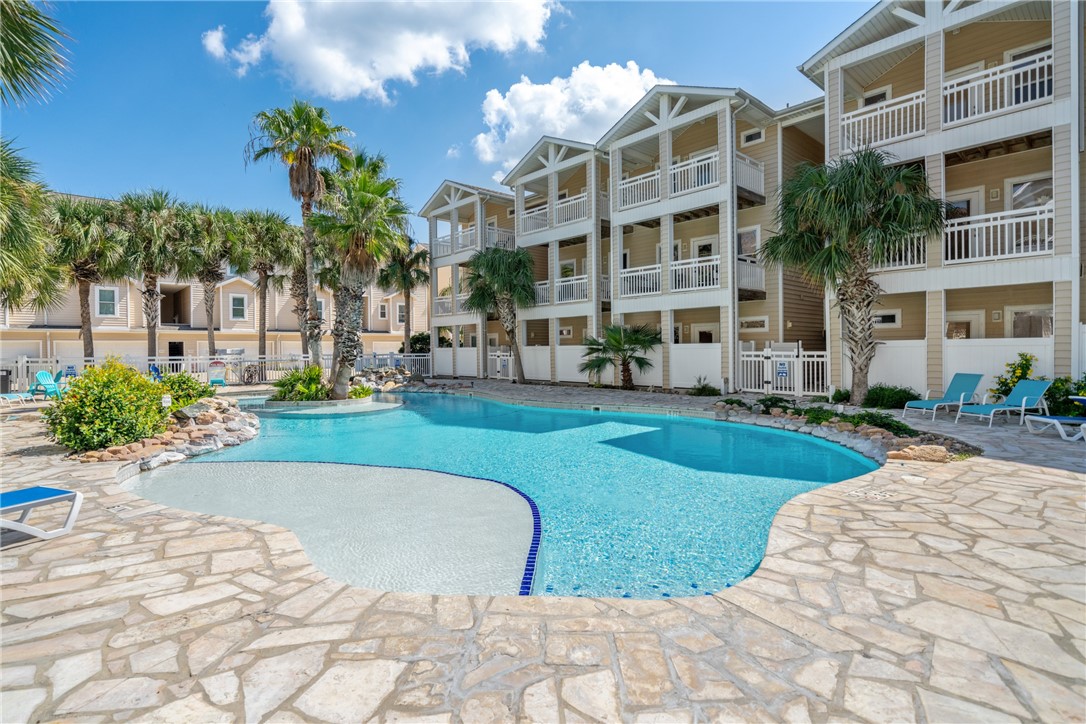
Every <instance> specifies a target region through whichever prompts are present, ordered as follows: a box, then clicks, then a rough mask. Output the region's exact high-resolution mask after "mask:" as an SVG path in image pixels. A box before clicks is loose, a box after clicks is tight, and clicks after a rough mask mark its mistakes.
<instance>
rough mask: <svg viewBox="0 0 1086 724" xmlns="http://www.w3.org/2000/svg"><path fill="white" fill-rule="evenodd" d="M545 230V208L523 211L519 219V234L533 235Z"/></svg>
mask: <svg viewBox="0 0 1086 724" xmlns="http://www.w3.org/2000/svg"><path fill="white" fill-rule="evenodd" d="M546 228H547V207H546V206H540V207H538V208H535V209H532V210H531V211H525V212H524V214H523V215H521V217H520V233H522V234H534V233H535V232H537V231H543V230H544V229H546Z"/></svg>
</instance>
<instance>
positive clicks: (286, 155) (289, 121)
mask: <svg viewBox="0 0 1086 724" xmlns="http://www.w3.org/2000/svg"><path fill="white" fill-rule="evenodd" d="M350 133H351V132H350V131H349V130H348V129H347V128H346V127H345V126H337V125H334V124H332V122H331V121H330V120H329V117H328V111H327V110H326V109H324V108H321V107H318V106H314V105H312V104H310V103H306V102H304V101H298V100H296V101H294V103H292V104H291V106H290V107H289V108H272V109H270V110H266V111H261V112H259V113H257V114H256V115H255V116H254V117H253V122H252V126H251V128H250V133H249V143H248V144H247V145H246V147H245V158H246V161H247V162H248V161H251V162H256V161H260V160H262V159H265V158H272V159H277V160H279V161H280V162H282V163H283V164H284V165H286V166H287V168H288V173H289V179H290V194H291V196H293V197H294V198H295V199H297V200H298V201H300V202H301V204H302V229H303V231H304V234H305V244H304V247H303V249H304V252H305V273H306V315H307V316H306V323H305V325H304V327H303V331H304V333H305V335H304V338H305V341H306V349H307V350H308V352H309V360H310V364H314V365H318V366H319V365H320V363H321V321H320V319H319V318H318V317H317V286H316V260H315V253H316V241H315V239H314V237H313V229H312V227H311V225H310V223H309V219H310V215H311V214H312V213H313V205H314V204H315V203H319V202H320V200H321V198H322V197H323V196H324V191H325V184H324V177H323V176H322V175H321V172H320V169H319V168H318V167H317V166H318V164H319V163H320V162H321V161H322V160H324V159H337V158H341V157H344V156H347V154H348V153H349V150H350V149H349V148H348V147H347V145H346V143H345V142H344V140H343V139H344V138H345V137H346V136H348V135H350Z"/></svg>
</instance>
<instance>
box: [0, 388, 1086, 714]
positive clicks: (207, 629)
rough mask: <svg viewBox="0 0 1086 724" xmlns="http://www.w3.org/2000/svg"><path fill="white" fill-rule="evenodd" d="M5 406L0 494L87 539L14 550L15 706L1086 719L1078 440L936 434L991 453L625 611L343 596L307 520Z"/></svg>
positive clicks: (7, 597) (838, 492) (1083, 493)
mask: <svg viewBox="0 0 1086 724" xmlns="http://www.w3.org/2000/svg"><path fill="white" fill-rule="evenodd" d="M477 388H478V389H479V390H482V391H489V392H490V393H492V394H501V395H504V396H507V397H511V398H521V399H537V400H540V401H552V402H553V401H565V402H568V403H573V402H577V403H586V404H620V403H627V404H633V405H642V404H653V405H667V406H675V407H683V408H689V409H702V408H704V407H705V401H704V400H699V399H697V398H688V397H681V396H663V395H652V394H649V393H621V392H618V391H611V390H586V389H579V390H578V389H571V388H548V387H535V386H530V387H519V388H518V387H517V386H512V385H506V384H502V383H480V384H478V385H477ZM600 400H603V402H600ZM709 401H710V402H711V401H712V400H711V399H710V400H709ZM12 417H13V418H14V419H11V418H9V419H8V420H7V421H5V422H3V423H0V453H2V465H3V469H2V473H3V487H4V489H11V488H15V487H21V486H25V485H29V484H33V483H42V482H48V483H50V484H57V485H59V486H61V487H68V488H73V489H78V490H81V491H83V492H84V494H85V495H86V502H85V505H84V511H83V513H82V514H81V516H80V520H79V521H78V523H77V525H76V529H75V531H74V532H73V533H72V534H71V535H68V536H66V537H64V538H60V539H57V540H54V541H49V542H38V543H31V544H27V545H23V546H20V547H16V548H12V549H8V550H6V551H4V553H3V555H2V557H0V576H2V581H0V583H2V588H0V596H2V618H0V624H2V626H0V636H2V641H3V648H2V650H0V659H2V668H0V687H2V689H3V719H4V721H39V720H49V719H55V718H63V719H65V720H74V721H104V720H124V719H138V720H142V721H185V722H195V721H201V722H203V721H224V722H225V721H235V720H242V719H245V720H249V721H257V720H268V721H277V722H297V721H332V722H345V721H370V720H372V721H426V722H429V721H441V722H444V721H464V722H481V721H513V720H519V721H541V722H580V721H592V720H599V721H607V722H611V721H620V720H621V721H631V722H632V721H645V722H649V721H655V722H662V721H690V720H700V721H708V720H729V721H740V720H752V721H766V720H787V721H797V722H802V721H809V720H810V721H828V720H833V721H890V720H894V721H925V720H926V721H929V722H936V721H939V722H943V721H955V722H957V721H967V720H983V721H1013V720H1020V721H1026V720H1042V721H1052V722H1064V721H1082V720H1083V719H1086V699H1084V696H1086V560H1084V559H1086V446H1084V445H1082V444H1081V443H1077V444H1072V443H1064V442H1062V441H1060V440H1058V439H1056V438H1054V437H1053V438H1044V437H1038V438H1035V437H1033V436H1029V435H1028V433H1025V432H1024V431H1023V430H1022V428H1019V427H1018V426H1016V425H997V427H996V429H994V430H992V431H988V430H987V429H986V428H983V429H982V428H981V427H980V426H976V425H959V426H953V425H948V424H947V423H943V422H939V423H935V425H930V426H929V425H924V427H926V428H927V427H931V428H932V429H938V430H939V431H940V432H949V433H951V434H956V435H957V436H958V437H960V438H962V439H964V440H965V441H967V442H970V443H974V444H978V445H980V446H982V447H983V448H984V449H985V451H986V454H985V455H984V456H981V457H976V458H972V459H969V460H965V461H961V462H953V463H949V464H946V465H935V464H928V463H919V462H907V463H891V464H890V465H888V466H886V467H883V468H881V469H880V470H878V471H875V472H873V473H871V474H869V475H865V476H863V477H861V478H856V479H853V480H849V481H846V482H842V483H838V484H835V485H830V486H825V487H823V488H820V489H818V490H815V491H812V492H810V493H806V494H804V495H801V496H799V497H797V498H795V499H793V500H792V501H790V502H789V503H787V504H786V505H785V506H784V507H783V508H782V509H781V511H780V512H779V514H778V515H777V518H776V520H775V523H774V528H773V531H772V534H771V537H770V541H769V546H768V550H767V554H766V557H765V560H764V561H763V564H762V566H761V568H759V570H758V571H757V572H756V573H755V574H754V575H753V576H751V577H750V578H748V579H746V580H745V581H742V582H741V583H740V584H738V585H736V586H734V587H732V588H729V589H726V590H724V591H722V592H720V593H718V594H716V595H715V596H702V597H697V598H689V599H670V600H666V601H632V600H610V599H574V598H545V597H538V598H516V597H469V596H430V595H419V594H402V593H382V592H379V591H369V590H362V589H357V588H352V587H349V586H345V585H343V584H341V583H339V582H337V581H334V580H331V579H329V578H328V577H326V576H325V575H323V574H322V573H321V572H320V571H318V570H316V569H315V568H314V567H313V565H312V564H311V563H310V562H309V559H308V558H307V556H306V555H305V553H304V552H303V551H302V549H301V546H300V544H299V543H298V541H297V538H296V537H295V536H294V534H293V533H291V532H289V531H287V530H284V529H281V528H278V527H276V526H273V525H265V524H260V523H256V522H252V521H239V520H233V519H225V518H215V517H209V516H201V515H198V514H194V513H190V512H186V511H181V510H174V509H170V508H166V507H163V506H160V505H155V504H152V503H150V502H148V501H145V500H143V499H141V498H138V497H136V496H134V495H132V494H130V493H126V492H124V491H123V490H121V488H120V487H119V485H118V484H117V475H118V472H119V465H117V464H114V463H107V464H93V465H90V464H88V465H80V464H77V463H73V462H69V461H66V460H64V459H63V458H62V457H61V456H60V450H59V448H57V447H55V446H52V445H48V444H46V443H45V442H44V439H43V437H42V428H41V426H40V423H39V422H38V421H37V420H36V419H32V418H35V417H36V415H33V414H22V415H17V416H12ZM917 426H920V425H919V424H918V425H917ZM123 474H124V473H123V471H122V476H123ZM543 544H544V545H546V532H545V531H544V543H543Z"/></svg>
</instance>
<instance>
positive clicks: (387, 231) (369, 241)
mask: <svg viewBox="0 0 1086 724" xmlns="http://www.w3.org/2000/svg"><path fill="white" fill-rule="evenodd" d="M399 191H400V185H399V181H397V180H396V179H393V178H387V177H384V176H381V175H377V174H375V173H373V172H372V170H371V169H358V170H354V171H350V172H348V173H346V174H343V175H341V177H340V178H339V179H338V180H337V182H336V193H335V194H334V197H331V198H330V199H329V200H326V201H328V203H326V204H325V205H324V206H325V208H327V209H328V211H322V212H320V213H316V214H314V215H313V216H312V217H311V218H310V223H311V224H312V227H313V229H314V230H315V231H316V232H317V234H319V235H320V236H321V237H322V238H323V239H325V240H326V241H327V243H328V246H329V248H330V250H331V255H332V257H333V263H334V265H335V266H337V267H338V269H339V275H338V280H337V283H336V285H335V291H334V301H335V305H336V321H335V323H334V324H333V325H332V337H333V338H334V339H335V345H336V354H335V355H334V357H335V362H334V364H333V369H332V374H331V379H332V397H333V399H345V398H346V396H347V391H348V387H349V383H350V379H351V373H352V370H353V369H354V364H355V360H357V359H358V357H359V355H361V354H362V340H361V337H360V335H361V332H362V307H363V303H364V296H365V293H366V288H367V287H368V286H369V285H370V284H372V283H373V282H374V280H375V279H376V278H377V271H378V269H379V268H380V265H381V264H382V263H384V262H385V261H386V260H387V259H388V258H389V256H390V255H391V254H392V252H393V251H394V250H395V249H396V248H397V247H398V246H401V245H402V244H403V243H404V242H403V239H404V237H405V235H406V232H407V224H408V215H409V214H410V210H409V209H408V207H407V205H406V204H404V202H403V201H402V200H401V199H400V196H399ZM311 316H312V314H311Z"/></svg>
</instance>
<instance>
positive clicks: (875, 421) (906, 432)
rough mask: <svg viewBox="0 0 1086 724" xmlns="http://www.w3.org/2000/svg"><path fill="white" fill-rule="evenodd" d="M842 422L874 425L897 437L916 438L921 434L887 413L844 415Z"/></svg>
mask: <svg viewBox="0 0 1086 724" xmlns="http://www.w3.org/2000/svg"><path fill="white" fill-rule="evenodd" d="M841 419H842V420H847V421H848V422H851V423H852V424H853V425H872V426H874V427H881V428H882V429H883V430H887V431H889V432H892V433H893V434H894V435H896V436H897V437H915V436H916V435H918V434H919V433H918V432H917V431H916V430H914V429H912V428H911V427H909V426H908V425H906V424H905V423H904V422H902V421H901V420H898V419H897V418H895V417H892V416H890V415H887V414H886V413H885V412H869V411H866V410H865V411H863V412H857V413H856V414H855V415H842V416H841Z"/></svg>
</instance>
